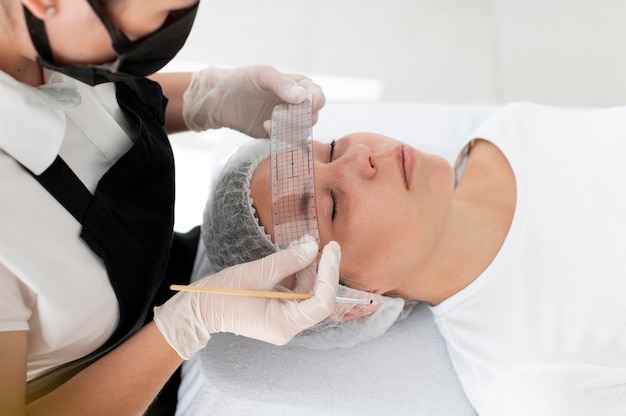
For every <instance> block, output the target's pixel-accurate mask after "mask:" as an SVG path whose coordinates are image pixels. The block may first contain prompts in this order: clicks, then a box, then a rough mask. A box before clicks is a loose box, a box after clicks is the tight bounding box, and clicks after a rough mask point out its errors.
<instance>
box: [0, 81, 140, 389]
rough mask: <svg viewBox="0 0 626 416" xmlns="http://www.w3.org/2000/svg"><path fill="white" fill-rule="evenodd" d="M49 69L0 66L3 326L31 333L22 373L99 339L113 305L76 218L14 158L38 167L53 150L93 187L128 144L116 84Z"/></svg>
mask: <svg viewBox="0 0 626 416" xmlns="http://www.w3.org/2000/svg"><path fill="white" fill-rule="evenodd" d="M46 76H47V78H48V80H47V84H46V85H45V86H43V87H39V88H33V87H30V86H28V85H25V84H22V83H20V82H17V81H16V80H15V79H13V78H12V77H10V76H8V75H7V74H5V73H3V72H0V97H2V98H1V101H0V110H1V111H0V114H2V116H1V117H2V122H0V331H21V330H24V331H27V332H28V369H27V378H28V379H29V380H30V379H32V378H34V377H36V376H38V375H40V374H42V373H44V372H46V371H48V370H50V369H51V368H53V367H55V366H57V365H60V364H63V363H66V362H69V361H71V360H74V359H77V358H80V357H83V356H84V355H86V354H88V353H90V352H92V351H93V350H95V349H96V348H97V347H99V346H100V345H101V344H103V343H104V342H105V341H106V340H107V339H108V338H109V336H110V335H111V334H112V332H113V330H114V329H115V327H116V325H117V322H118V319H119V312H118V305H117V300H116V297H115V293H114V292H113V289H112V287H111V285H110V282H109V279H108V276H107V273H106V270H105V268H104V265H103V262H102V260H101V259H100V258H99V257H97V256H96V255H95V254H94V253H93V252H92V251H91V250H90V249H89V247H88V246H87V244H86V243H85V242H84V241H83V240H82V239H81V238H80V236H79V235H80V230H81V225H80V224H79V223H78V222H77V221H76V220H75V219H74V217H73V216H72V215H71V214H70V213H69V212H67V211H66V210H65V208H64V207H63V206H61V205H60V204H59V203H58V202H57V201H56V200H55V199H54V197H53V196H52V195H50V194H49V193H48V192H47V191H46V190H45V189H44V188H43V187H42V186H41V185H40V184H39V183H38V182H37V181H36V180H35V179H34V178H33V177H32V176H31V175H30V174H29V173H28V172H27V171H26V170H25V169H24V168H23V167H22V166H20V164H19V163H17V162H16V160H17V161H19V162H20V163H21V164H22V165H24V166H26V167H27V168H29V169H30V170H32V171H33V172H34V173H36V174H39V173H41V172H43V171H44V170H45V169H46V168H47V167H48V166H49V165H50V164H51V163H52V161H53V160H54V159H55V158H56V156H57V154H60V155H61V156H62V157H63V159H64V160H65V162H66V163H67V164H68V165H69V166H70V167H71V168H72V170H73V171H74V172H75V173H76V174H77V176H78V177H79V178H80V179H81V181H82V182H83V183H84V184H85V185H86V187H87V188H88V189H89V190H90V191H91V192H94V190H95V187H96V185H97V183H98V181H99V179H100V178H101V176H102V175H103V174H104V173H105V172H106V171H107V170H108V169H109V168H110V167H111V166H112V164H113V163H115V161H117V159H118V158H119V157H120V156H122V155H123V154H124V153H125V152H126V151H127V150H128V149H129V148H130V146H132V142H131V140H130V139H129V137H128V135H127V134H126V133H125V130H124V128H125V120H124V118H123V115H122V113H121V110H120V109H119V107H118V106H117V102H116V100H115V87H114V85H113V84H103V85H100V86H97V87H89V86H86V85H84V84H80V83H77V82H76V81H74V80H72V79H71V78H68V77H65V76H62V75H60V74H56V73H46Z"/></svg>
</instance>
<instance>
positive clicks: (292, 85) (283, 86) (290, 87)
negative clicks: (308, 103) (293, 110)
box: [267, 70, 308, 104]
mask: <svg viewBox="0 0 626 416" xmlns="http://www.w3.org/2000/svg"><path fill="white" fill-rule="evenodd" d="M267 80H268V82H269V83H270V84H271V86H272V90H273V91H274V94H276V95H277V96H278V97H279V98H280V99H281V100H283V101H285V102H287V103H289V104H299V103H301V102H303V101H304V100H306V98H307V97H308V92H307V90H306V88H305V87H303V86H302V85H300V84H298V83H297V82H296V80H295V79H294V78H293V77H291V76H289V75H285V74H282V73H280V72H278V71H276V70H274V71H273V72H272V73H271V74H267Z"/></svg>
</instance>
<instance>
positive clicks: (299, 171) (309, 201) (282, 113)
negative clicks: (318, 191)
mask: <svg viewBox="0 0 626 416" xmlns="http://www.w3.org/2000/svg"><path fill="white" fill-rule="evenodd" d="M312 113H313V97H312V96H310V97H309V98H308V99H307V100H305V101H304V102H303V103H301V104H295V105H294V104H280V105H277V106H276V107H275V108H274V111H273V112H272V120H271V129H270V149H271V155H270V164H271V169H272V172H271V173H272V175H271V180H270V187H271V196H272V224H273V232H274V240H275V243H276V244H278V245H279V246H280V248H282V249H285V248H287V247H289V244H290V243H291V242H293V241H298V240H300V239H301V238H302V237H304V236H305V235H307V234H308V235H310V236H311V237H313V239H315V240H316V241H317V242H318V244H319V243H320V235H319V226H318V222H317V205H316V203H315V180H314V176H313V142H312V126H313V115H312Z"/></svg>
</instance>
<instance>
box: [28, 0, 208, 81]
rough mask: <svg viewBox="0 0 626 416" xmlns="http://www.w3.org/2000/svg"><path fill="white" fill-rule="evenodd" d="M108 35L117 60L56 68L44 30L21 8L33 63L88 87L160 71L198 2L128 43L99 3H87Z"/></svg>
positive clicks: (179, 41) (180, 42) (184, 35)
mask: <svg viewBox="0 0 626 416" xmlns="http://www.w3.org/2000/svg"><path fill="white" fill-rule="evenodd" d="M87 1H88V2H89V4H90V5H91V7H92V8H93V10H94V12H95V13H96V14H97V15H98V17H99V18H100V20H101V21H102V23H103V24H104V27H106V29H107V31H108V32H109V36H111V40H112V45H113V50H115V52H116V53H117V56H118V58H117V60H115V61H114V62H111V63H108V64H104V65H59V64H57V63H55V62H54V58H53V57H52V50H51V49H50V42H49V41H48V35H47V32H46V27H45V25H44V22H43V21H42V20H39V19H37V18H36V17H35V16H33V14H32V13H31V12H30V10H28V8H26V7H24V13H25V15H26V23H27V25H28V30H29V32H30V38H31V40H32V42H33V45H34V46H35V49H36V50H37V53H38V54H39V56H38V57H37V63H38V64H39V65H41V66H42V67H44V68H48V69H52V70H53V71H57V72H61V73H62V74H65V75H68V76H70V77H72V78H75V79H77V80H79V81H82V82H84V83H86V84H89V85H96V84H101V83H103V82H110V81H123V80H127V79H131V78H141V77H145V76H147V75H150V74H153V73H154V72H156V71H158V70H159V69H161V68H163V67H164V66H165V64H167V63H168V62H169V61H170V60H171V59H172V58H173V57H174V56H175V55H176V54H177V53H178V51H179V50H180V49H181V48H182V47H183V45H184V44H185V41H186V40H187V37H188V36H189V32H190V31H191V26H192V24H193V20H194V19H195V17H196V12H197V11H198V3H196V4H195V5H193V6H191V7H188V8H186V9H182V10H176V11H172V12H170V14H169V16H168V17H167V20H166V21H165V23H163V26H161V28H160V29H159V30H157V31H156V32H154V33H152V34H151V35H148V36H146V37H144V38H141V39H138V40H136V41H134V42H131V41H130V40H129V39H128V38H127V37H126V35H124V34H123V33H122V32H120V30H119V29H117V28H116V27H115V26H113V24H112V23H111V21H110V20H109V18H108V17H107V15H106V14H105V13H104V10H103V8H102V5H101V4H100V1H101V0H87Z"/></svg>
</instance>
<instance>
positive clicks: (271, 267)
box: [154, 241, 341, 359]
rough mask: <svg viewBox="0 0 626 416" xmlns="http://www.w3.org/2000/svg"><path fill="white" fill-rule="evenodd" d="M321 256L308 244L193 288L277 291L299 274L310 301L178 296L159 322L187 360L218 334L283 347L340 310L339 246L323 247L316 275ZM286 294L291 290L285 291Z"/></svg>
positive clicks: (159, 311) (157, 314)
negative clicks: (315, 263) (310, 294)
mask: <svg viewBox="0 0 626 416" xmlns="http://www.w3.org/2000/svg"><path fill="white" fill-rule="evenodd" d="M317 253H318V245H317V243H316V242H313V241H309V242H307V243H304V244H299V245H296V246H294V247H293V248H290V249H287V250H283V251H279V252H277V253H274V254H272V255H270V256H267V257H265V258H263V259H260V260H256V261H253V262H250V263H244V264H240V265H237V266H233V267H230V268H228V269H224V270H222V271H221V272H219V273H216V274H214V275H211V276H207V277H205V278H203V279H201V280H198V281H197V282H195V283H193V285H194V286H204V287H213V288H230V289H244V290H275V287H276V286H277V285H278V284H279V282H281V281H282V280H283V279H285V278H286V277H289V276H291V275H293V274H294V273H295V274H296V279H297V282H296V286H295V287H296V290H298V289H302V288H306V287H309V288H313V297H312V298H310V299H307V300H303V301H294V300H281V299H268V298H260V297H247V296H245V297H244V296H233V295H217V294H209V293H199V292H179V293H177V294H176V295H174V296H173V297H172V298H171V299H170V300H168V301H167V302H166V303H165V304H163V305H162V306H159V307H156V308H155V309H154V322H155V324H156V326H157V327H158V328H159V330H160V331H161V333H162V334H163V336H164V337H165V339H166V340H167V342H168V343H169V344H170V345H171V346H172V348H174V349H175V350H176V352H178V355H180V356H181V357H182V358H183V359H189V358H191V356H192V355H193V354H194V353H195V352H196V351H198V350H199V349H201V348H203V347H204V346H205V345H206V344H207V342H208V340H209V338H210V337H211V334H213V333H216V332H232V333H234V334H237V335H243V336H246V337H249V338H255V339H259V340H262V341H266V342H269V343H272V344H276V345H284V344H286V343H287V342H289V340H291V338H293V337H294V336H295V335H296V334H297V333H299V332H301V331H302V330H304V329H307V328H309V327H311V326H313V325H315V324H316V323H318V322H320V321H322V320H323V319H325V318H326V317H327V316H329V315H330V313H331V312H332V311H333V308H334V307H335V297H336V295H337V285H338V281H339V260H340V258H341V251H340V248H339V244H337V243H336V242H331V243H328V244H327V245H326V246H325V247H324V250H323V252H322V256H321V260H320V263H319V267H318V271H317V275H316V274H315V272H313V273H311V268H310V267H311V266H310V265H311V264H312V263H313V261H314V260H315V258H316V256H317ZM301 270H304V272H300V271H301ZM281 291H286V289H285V288H282V287H281Z"/></svg>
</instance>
